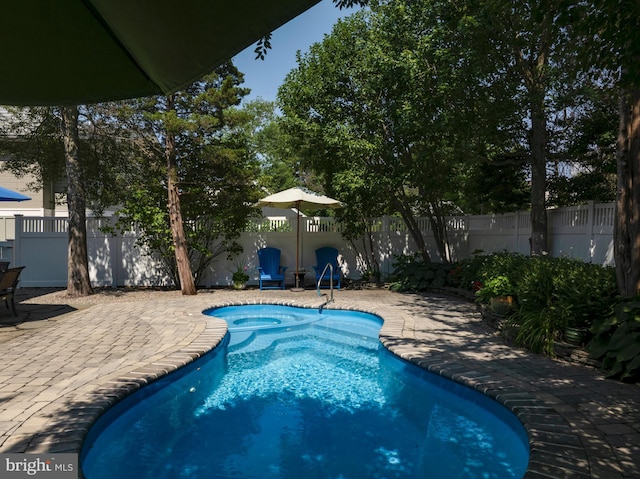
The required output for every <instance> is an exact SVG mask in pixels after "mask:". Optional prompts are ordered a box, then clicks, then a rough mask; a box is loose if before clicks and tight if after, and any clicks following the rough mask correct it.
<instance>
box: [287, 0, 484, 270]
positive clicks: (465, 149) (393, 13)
mask: <svg viewBox="0 0 640 479" xmlns="http://www.w3.org/2000/svg"><path fill="white" fill-rule="evenodd" d="M424 13H425V12H424V10H423V9H420V8H418V6H417V5H415V4H413V3H408V4H406V5H405V4H400V3H395V2H391V3H389V4H388V5H382V6H379V7H377V8H372V11H371V12H365V11H361V12H358V13H356V14H355V15H352V16H351V17H349V18H348V19H347V20H345V21H341V22H338V24H337V25H336V26H335V27H334V29H333V32H332V34H331V35H329V36H327V37H325V39H324V41H323V42H322V43H321V44H316V45H314V46H312V47H311V50H310V51H309V52H308V53H307V54H306V55H304V56H302V55H300V56H299V58H298V67H297V69H295V70H294V71H292V72H291V73H290V74H289V76H288V77H287V79H286V80H285V83H284V85H282V87H281V89H280V91H279V100H280V102H281V107H282V111H283V113H284V116H285V120H284V123H285V125H286V128H287V131H288V133H289V134H290V136H291V137H292V138H293V139H294V140H296V141H297V151H298V153H299V154H300V156H301V158H302V163H303V165H310V166H311V167H312V168H313V169H314V170H315V171H317V172H319V173H320V174H321V175H322V177H323V179H324V181H325V183H326V184H327V185H332V183H333V181H334V178H337V177H338V175H339V174H340V173H341V172H344V171H349V170H350V171H352V172H360V174H365V172H366V175H367V176H366V180H367V181H368V182H369V184H370V186H371V191H373V192H374V194H375V195H376V196H375V198H376V199H377V201H378V204H379V205H380V206H381V208H379V211H385V210H386V206H387V205H389V206H390V211H392V212H395V213H397V214H399V215H400V216H401V217H402V219H403V220H404V222H405V224H406V225H407V228H408V230H409V232H410V234H411V236H412V238H413V239H414V241H415V242H416V244H417V246H418V248H419V250H420V251H421V254H422V257H423V258H424V259H425V261H430V260H431V257H430V255H429V253H428V251H427V246H426V243H425V240H424V238H423V236H422V233H421V231H420V227H419V225H418V223H417V221H416V216H417V215H420V214H426V215H427V216H429V218H430V220H431V223H432V227H433V231H434V233H435V235H436V238H437V244H438V248H439V254H440V257H441V258H442V259H443V260H444V261H447V260H449V259H450V253H449V250H448V242H447V237H446V227H445V220H444V216H445V215H447V214H449V213H450V212H451V211H452V207H451V198H450V196H451V195H450V192H451V191H453V190H455V185H456V183H457V182H458V180H459V175H460V173H461V172H463V171H464V169H465V167H464V165H465V164H467V162H468V161H469V158H470V157H471V158H473V157H475V148H476V146H477V145H476V143H475V142H474V135H470V134H469V132H470V131H473V129H472V128H471V126H472V125H474V124H477V121H476V119H477V118H478V117H477V114H475V113H474V111H473V110H470V109H469V108H467V102H465V94H464V92H465V88H466V86H465V84H466V83H465V81H464V80H466V79H467V78H468V77H471V75H472V72H470V71H469V70H468V68H467V64H466V63H465V61H464V60H465V59H464V57H462V59H461V60H460V61H458V62H457V63H452V62H450V61H449V60H450V58H449V55H452V54H453V53H452V52H451V51H450V50H449V49H448V48H447V46H446V41H445V39H443V38H442V36H440V35H439V33H440V32H439V31H438V29H437V28H433V26H432V24H431V23H430V22H429V19H428V18H426V16H425V15H424ZM425 32H429V33H430V35H425ZM452 65H454V68H452ZM327 189H328V190H329V191H330V190H331V189H332V188H331V187H329V188H327ZM363 210H366V208H365V209H363Z"/></svg>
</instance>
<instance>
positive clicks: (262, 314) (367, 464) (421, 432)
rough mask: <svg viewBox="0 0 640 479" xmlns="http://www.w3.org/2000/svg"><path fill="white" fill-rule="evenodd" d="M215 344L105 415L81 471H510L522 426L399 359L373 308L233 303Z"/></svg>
mask: <svg viewBox="0 0 640 479" xmlns="http://www.w3.org/2000/svg"><path fill="white" fill-rule="evenodd" d="M207 314H211V315H213V316H217V317H221V318H223V319H225V320H226V321H227V323H228V325H229V333H230V334H228V335H227V337H226V338H225V341H224V342H223V343H222V344H221V345H220V346H218V347H217V348H216V349H215V350H214V351H212V352H211V353H209V354H208V355H206V356H205V357H204V358H202V359H200V360H198V361H196V362H195V363H193V364H191V365H189V366H187V367H185V368H183V369H181V370H179V371H177V372H175V373H172V374H171V375H169V376H167V377H166V378H163V379H162V380H160V381H157V382H156V383H154V384H152V385H151V386H149V387H146V388H144V389H142V390H140V391H138V392H137V393H135V394H134V395H132V396H131V397H129V398H127V399H126V400H124V401H122V402H121V403H119V404H118V405H117V406H115V407H114V408H112V409H111V410H110V411H108V412H107V413H106V414H105V415H104V416H103V417H102V418H100V420H99V421H98V422H97V423H96V424H95V426H94V427H93V428H92V429H91V431H90V432H89V434H88V436H87V439H86V441H85V445H84V447H83V450H82V454H81V464H82V467H83V471H84V474H85V476H86V478H87V479H101V478H113V477H118V478H127V477H135V478H137V479H143V478H146V477H153V478H154V479H162V478H172V479H173V478H183V477H184V478H261V479H262V478H292V479H293V478H295V479H298V478H305V479H307V478H318V479H320V478H322V479H324V478H344V479H347V478H353V479H365V478H366V479H369V478H392V477H393V478H417V477H430V478H438V479H441V478H442V479H446V478H454V477H455V478H457V477H464V478H475V477H477V478H520V477H522V476H523V475H524V472H525V470H526V466H527V462H528V455H529V450H528V440H527V436H526V433H525V431H524V429H523V427H522V426H521V424H520V423H519V422H518V421H517V419H516V418H515V416H513V415H512V414H511V413H510V412H509V411H507V410H506V409H505V408H503V407H502V406H500V405H499V404H498V403H496V402H494V401H492V400H491V399H489V398H487V397H485V396H483V395H481V394H480V393H478V392H476V391H474V390H471V389H469V388H465V387H463V386H460V385H458V384H456V383H453V382H452V381H449V380H446V379H444V378H441V377H439V376H436V375H433V374H431V373H429V372H426V371H424V370H422V369H421V368H418V367H417V366H415V365H413V364H410V363H407V362H405V361H403V360H401V359H399V358H397V357H396V356H394V355H393V354H391V353H389V352H388V351H387V350H386V349H384V348H383V347H382V346H381V344H380V342H379V341H378V338H377V336H378V333H379V329H380V326H381V320H380V318H379V317H377V316H375V315H371V314H367V313H362V312H356V311H339V310H326V309H325V310H323V311H322V313H319V311H318V310H317V309H315V310H314V309H303V308H295V307H287V306H270V305H244V306H230V307H223V308H217V309H215V310H210V311H207Z"/></svg>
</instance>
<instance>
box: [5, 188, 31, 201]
mask: <svg viewBox="0 0 640 479" xmlns="http://www.w3.org/2000/svg"><path fill="white" fill-rule="evenodd" d="M30 199H31V198H29V197H28V196H25V195H23V194H22V193H18V192H17V191H13V190H9V189H7V188H3V187H2V186H0V201H26V200H30Z"/></svg>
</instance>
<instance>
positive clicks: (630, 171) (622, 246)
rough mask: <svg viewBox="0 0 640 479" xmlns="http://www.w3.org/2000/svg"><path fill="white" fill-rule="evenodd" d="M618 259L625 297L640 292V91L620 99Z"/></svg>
mask: <svg viewBox="0 0 640 479" xmlns="http://www.w3.org/2000/svg"><path fill="white" fill-rule="evenodd" d="M617 173H618V184H617V193H616V220H615V225H614V232H613V235H614V243H613V246H614V258H615V263H616V277H617V281H618V289H619V291H620V294H622V295H623V296H635V295H636V294H638V293H640V88H633V89H625V90H623V91H622V94H621V97H620V129H619V131H618V151H617Z"/></svg>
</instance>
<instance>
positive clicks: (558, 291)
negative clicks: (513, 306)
mask: <svg viewBox="0 0 640 479" xmlns="http://www.w3.org/2000/svg"><path fill="white" fill-rule="evenodd" d="M616 294H617V288H616V282H615V273H614V271H613V269H612V268H604V267H602V266H598V265H594V264H590V263H584V262H582V261H579V260H574V259H570V258H549V257H539V256H538V257H532V258H529V259H528V261H527V264H526V266H525V267H524V268H523V269H522V270H521V276H520V280H519V282H518V283H517V284H516V295H517V298H518V304H519V309H518V310H517V311H516V312H515V314H514V315H513V316H512V317H511V318H510V320H509V325H510V326H514V327H515V328H516V329H517V334H516V338H515V341H516V343H517V344H519V345H521V346H524V347H526V348H527V349H530V350H531V351H533V352H536V353H543V354H546V355H549V356H553V355H554V342H555V339H556V338H557V337H558V336H559V334H560V333H561V332H562V331H563V330H564V328H566V327H567V326H574V327H589V326H590V325H591V324H592V323H593V322H594V321H595V320H596V319H598V318H602V317H604V316H606V315H607V314H608V311H609V310H610V308H611V305H612V304H613V303H614V302H615V298H616Z"/></svg>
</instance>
